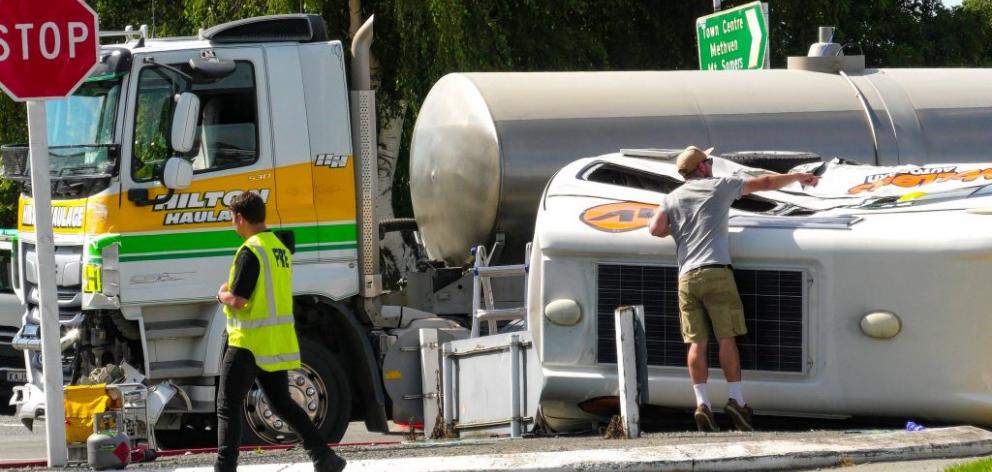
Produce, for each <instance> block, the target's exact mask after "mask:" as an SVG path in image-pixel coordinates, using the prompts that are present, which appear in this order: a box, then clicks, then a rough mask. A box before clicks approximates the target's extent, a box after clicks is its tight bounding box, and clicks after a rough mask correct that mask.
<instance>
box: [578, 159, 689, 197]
mask: <svg viewBox="0 0 992 472" xmlns="http://www.w3.org/2000/svg"><path fill="white" fill-rule="evenodd" d="M585 180H588V181H590V182H599V183H601V184H610V185H619V186H622V187H629V188H636V189H641V190H650V191H652V192H659V193H671V192H672V190H675V189H677V188H678V187H679V186H680V185H682V181H679V180H676V179H673V178H671V177H669V176H667V175H658V174H652V173H650V172H644V171H641V170H637V169H631V168H629V167H623V166H618V165H615V164H601V165H600V166H599V167H596V168H595V169H593V170H592V171H591V172H586V174H585Z"/></svg>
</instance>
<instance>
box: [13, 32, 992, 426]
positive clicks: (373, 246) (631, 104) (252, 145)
mask: <svg viewBox="0 0 992 472" xmlns="http://www.w3.org/2000/svg"><path fill="white" fill-rule="evenodd" d="M371 39H372V38H371V21H370V22H368V23H366V26H364V27H363V28H362V30H361V31H360V32H359V34H357V35H356V37H355V39H354V40H353V43H352V48H351V49H352V54H353V56H354V57H353V59H352V61H351V75H352V77H351V80H350V91H349V80H347V77H346V68H345V63H346V57H345V55H346V53H345V49H344V47H343V46H342V44H341V42H339V41H334V40H330V39H329V38H328V37H327V33H326V28H325V26H324V23H323V21H322V20H321V19H320V17H318V16H316V15H281V16H274V17H260V18H252V19H247V20H240V21H236V22H232V23H226V24H222V25H218V26H215V27H213V28H210V29H207V30H205V31H203V32H202V33H201V34H200V35H199V36H198V37H195V38H162V39H152V38H146V37H144V36H138V37H135V38H132V39H131V40H129V41H128V42H127V43H126V44H121V45H116V46H103V48H102V53H101V59H100V63H99V65H98V67H97V69H96V70H95V71H94V72H93V73H92V75H91V77H90V78H89V79H87V80H86V82H85V83H83V84H82V85H81V86H80V88H79V89H78V90H77V91H76V92H75V93H74V94H73V95H72V96H71V97H69V98H67V99H64V100H57V101H50V102H49V103H48V105H47V108H48V119H49V120H50V123H49V129H50V133H49V140H50V143H49V144H50V154H51V156H50V159H51V169H50V173H51V176H52V189H53V190H52V193H53V195H52V197H53V200H52V206H53V211H52V214H53V226H54V229H55V233H56V234H55V243H56V271H57V277H56V278H57V285H58V287H59V293H58V299H59V309H60V322H61V324H62V330H63V332H62V346H63V358H62V361H63V368H64V374H65V375H64V377H65V381H66V382H67V383H68V382H72V383H80V382H100V381H114V380H119V379H121V378H126V379H128V380H142V381H144V382H146V383H147V384H149V385H150V386H152V390H153V394H152V400H153V402H157V403H158V405H157V407H156V411H155V415H154V420H155V424H156V430H157V431H158V433H159V439H160V442H163V443H171V444H185V445H189V444H191V443H193V442H196V440H197V437H198V436H200V437H201V438H202V439H204V442H206V441H207V440H209V439H208V438H209V437H210V436H211V435H212V434H213V433H212V432H211V430H212V425H213V421H214V415H215V412H214V399H215V396H216V382H217V375H218V373H219V368H220V359H221V354H222V352H223V348H224V343H225V338H224V315H223V313H222V312H221V310H220V309H219V308H218V306H217V304H216V303H215V302H214V299H213V296H214V294H215V292H216V289H217V286H218V285H219V283H220V282H221V281H222V280H224V278H225V277H226V273H227V270H228V267H229V264H230V260H231V257H232V255H233V251H234V249H235V248H236V247H237V245H238V243H239V241H238V238H237V236H236V235H235V233H234V232H233V231H232V230H231V228H230V213H229V211H228V210H227V205H226V204H227V202H229V201H230V199H231V198H233V196H234V195H236V194H238V193H240V192H244V191H255V192H258V193H259V194H261V195H262V197H263V198H265V199H266V203H267V207H268V211H269V221H268V223H269V224H270V226H272V227H274V228H275V229H277V230H279V231H283V232H287V234H288V235H289V236H288V237H291V238H292V239H293V240H294V242H295V255H294V262H295V264H294V281H293V282H294V293H295V299H294V300H295V314H296V316H297V319H296V323H297V327H298V330H299V333H300V338H301V350H302V357H303V364H304V366H303V368H302V369H301V370H299V371H296V372H293V373H292V375H291V376H290V386H291V388H292V389H293V395H294V398H296V399H297V400H298V401H299V402H300V403H301V405H303V406H304V408H306V410H307V411H308V412H309V413H310V415H311V417H312V418H313V419H314V421H315V422H316V423H317V424H319V425H320V429H321V431H322V432H323V433H324V434H325V435H326V436H327V437H328V438H329V439H330V440H332V441H333V440H337V439H339V438H340V437H341V435H342V434H343V433H344V430H345V428H346V427H347V423H348V421H350V420H352V419H363V420H364V421H365V422H366V425H367V426H368V427H369V429H370V430H374V431H383V430H385V429H386V428H387V420H388V419H389V418H392V419H393V420H395V421H397V422H401V423H410V422H412V423H415V424H416V423H419V422H420V421H423V420H424V418H423V417H422V416H423V414H424V413H422V412H420V413H417V411H416V410H417V409H416V408H413V407H408V406H406V405H407V404H408V403H410V402H413V403H419V402H420V398H419V397H420V396H423V395H425V394H427V392H420V390H419V386H418V385H412V386H411V385H405V386H402V387H397V386H396V384H397V383H398V382H400V381H401V380H402V379H405V378H410V375H406V374H409V372H405V371H404V370H402V369H396V368H391V367H389V366H390V365H406V364H404V363H405V361H400V360H398V359H401V358H402V357H403V356H405V355H407V354H408V353H409V352H410V351H409V349H408V347H409V346H406V345H405V344H403V343H401V342H400V341H401V340H403V339H404V337H405V336H406V337H409V336H412V335H411V334H410V333H414V334H415V333H416V331H417V330H418V329H419V328H439V329H441V330H445V332H446V333H449V334H450V333H453V334H451V336H452V337H459V336H464V335H466V334H467V333H468V331H469V329H470V328H471V326H469V320H470V319H471V317H470V314H471V313H473V307H472V300H473V296H472V290H471V289H472V283H471V280H470V277H471V275H470V274H467V273H466V271H465V267H466V266H467V264H468V262H469V261H470V260H471V259H472V255H471V251H470V250H471V248H473V247H475V246H478V245H485V246H487V247H491V248H492V250H491V252H492V254H493V257H491V258H490V260H489V262H491V263H498V262H501V261H504V262H515V261H519V260H520V259H521V256H522V255H523V254H524V251H523V248H524V246H525V244H526V243H527V242H528V241H530V240H531V238H532V235H533V233H534V221H535V217H536V210H537V205H538V201H539V198H540V191H541V189H542V188H543V187H544V185H545V183H546V182H547V180H548V178H549V177H551V176H552V175H553V174H554V172H556V171H557V170H558V169H559V168H561V167H562V166H563V165H565V164H567V163H568V162H571V161H573V160H574V159H576V158H579V157H583V156H590V155H597V154H600V153H604V152H611V151H615V150H616V149H618V148H620V147H625V146H626V147H682V146H685V145H687V144H696V145H700V146H706V145H717V146H720V149H721V150H722V151H728V150H739V151H740V150H748V149H771V148H774V149H799V150H804V151H813V152H816V153H819V154H821V155H827V156H829V155H845V156H848V157H852V158H856V159H861V160H866V161H871V162H876V163H901V162H926V161H934V160H941V161H943V160H953V161H960V162H967V161H974V160H977V158H978V156H977V155H974V154H972V151H973V150H974V149H976V148H979V147H981V146H988V144H989V143H988V141H989V135H988V133H987V130H988V129H989V128H992V113H990V110H992V97H990V96H989V95H988V94H987V84H988V83H992V73H990V72H989V71H988V70H966V69H960V70H918V71H900V70H873V69H864V68H863V58H862V59H861V62H860V66H859V64H858V61H857V59H856V58H855V59H854V60H849V59H850V58H848V59H844V58H841V59H843V60H841V59H838V58H811V59H810V60H808V61H799V62H798V63H797V68H796V69H792V70H772V71H748V72H720V73H714V72H699V71H697V72H617V73H554V74H552V73H548V74H542V73H534V74H452V75H450V76H447V77H445V78H443V79H442V80H441V81H439V82H438V84H437V85H436V86H435V87H434V89H433V90H432V91H431V93H430V94H429V95H428V97H427V98H426V100H425V102H424V104H423V106H422V107H421V112H420V115H419V118H418V121H417V124H416V128H415V131H414V137H413V142H412V144H411V155H410V162H411V163H410V166H411V172H410V176H411V179H410V186H411V194H412V198H413V205H414V210H415V213H416V222H417V225H418V227H419V234H420V235H421V236H422V240H423V243H424V247H425V249H426V253H427V255H428V258H427V260H425V261H423V263H422V264H421V268H422V270H418V271H416V272H412V273H410V274H407V276H406V284H405V289H404V290H403V291H401V292H396V293H384V291H383V289H382V286H383V284H382V280H381V275H380V270H379V254H378V251H379V248H378V239H379V234H380V231H381V227H380V224H379V223H380V222H377V221H375V218H374V207H375V199H376V198H377V191H376V188H375V181H376V179H377V178H378V175H377V170H376V164H377V163H376V137H375V132H376V124H375V119H374V117H375V97H374V93H373V91H372V90H371V89H370V80H369V69H368V48H369V44H370V42H371ZM817 59H825V61H818V60H817ZM859 67H860V68H859ZM2 157H3V163H4V173H5V176H6V177H7V178H13V179H20V180H24V181H25V183H24V192H23V194H22V196H21V200H20V206H19V216H20V217H19V221H18V237H17V239H16V242H15V244H14V251H13V254H14V257H13V259H14V262H13V263H14V267H15V277H14V280H13V285H14V288H15V291H16V292H17V294H18V296H19V297H20V298H21V300H22V301H23V302H24V303H25V304H26V305H27V307H28V308H27V312H26V314H25V317H24V320H25V321H24V325H23V326H22V327H21V329H20V330H19V332H18V333H17V335H16V336H15V337H14V340H13V344H14V346H15V347H18V348H20V349H22V350H25V351H26V352H27V355H26V358H27V367H28V383H27V384H25V385H23V386H21V387H18V388H16V389H15V392H14V398H13V399H12V402H13V404H15V405H16V406H17V414H18V416H19V417H20V418H21V419H22V420H23V421H24V422H25V423H26V424H30V423H31V422H32V421H33V420H34V419H36V418H37V417H38V416H39V415H41V414H43V412H44V395H43V390H42V389H43V388H44V387H45V386H44V385H43V382H42V377H41V375H40V366H41V363H40V351H39V348H40V339H39V333H38V326H39V319H38V311H37V304H38V295H37V285H36V284H37V258H36V256H35V251H34V244H35V236H34V233H33V221H32V214H33V213H32V211H30V207H31V202H32V199H31V188H30V185H29V183H28V182H27V180H26V179H27V176H28V175H29V172H30V170H29V169H28V168H27V165H26V163H27V147H26V146H23V145H22V146H17V145H11V146H5V147H4V148H3V153H2ZM769 159H770V160H773V161H774V160H776V159H774V158H769V157H767V156H764V157H760V158H758V160H759V161H761V162H758V163H759V164H765V165H767V164H769V162H765V161H768V160H769ZM789 159H790V160H787V163H789V164H794V163H796V161H795V160H793V159H792V158H791V157H790V158H789ZM738 160H741V161H746V162H752V163H754V162H755V157H754V156H753V155H749V154H746V153H744V154H741V155H739V156H738ZM771 164H774V165H779V166H782V165H784V164H785V163H783V162H778V163H774V162H773V163H771ZM189 175H192V177H191V178H189V177H188V176H189ZM184 176H185V177H184ZM383 226H389V225H383ZM543 274H544V277H546V278H547V277H560V278H562V280H571V279H573V278H574V277H573V274H571V273H556V272H554V271H544V272H543ZM533 283H535V282H534V279H533V278H532V279H531V284H533ZM495 289H496V290H495V293H496V295H495V296H494V297H493V298H494V300H493V301H494V304H495V305H496V306H507V305H513V304H516V305H520V304H522V303H523V301H524V300H523V298H522V297H521V294H522V293H523V292H524V291H523V285H522V284H519V283H516V284H515V283H512V282H507V283H504V284H495ZM529 292H530V294H531V298H530V300H528V301H529V302H530V305H531V306H532V307H535V306H542V305H541V304H540V303H541V299H540V298H539V297H543V296H544V295H542V292H541V291H539V290H530V291H529ZM535 297H538V298H535ZM540 313H541V312H540V311H536V312H535V311H532V312H531V313H530V314H529V318H530V320H529V321H530V324H529V327H530V330H531V331H532V332H534V333H537V332H539V331H540V330H541V329H542V326H543V325H544V324H546V323H547V321H545V320H544V319H543V318H542V317H541V315H540ZM537 341H538V339H537V338H535V342H537ZM575 342H576V339H575V338H568V339H549V338H547V337H544V338H542V340H541V344H540V345H539V346H538V347H539V348H540V349H542V350H544V351H543V352H546V350H547V349H548V346H554V345H559V344H561V343H566V344H567V343H575ZM578 348H579V349H580V350H581V351H582V352H584V353H585V354H584V355H586V356H588V355H594V354H590V353H595V352H596V349H597V346H596V345H595V344H588V343H586V344H583V345H581V346H579V347H578ZM539 352H542V351H539ZM542 355H543V354H542ZM601 361H602V362H607V363H608V360H601ZM121 366H123V368H122V367H121ZM551 367H553V366H546V368H551ZM549 392H551V391H550V390H549V391H545V392H544V393H545V395H544V396H543V397H542V400H541V401H542V403H544V402H548V403H549V404H550V403H553V402H559V401H566V400H567V401H572V399H570V398H569V399H565V398H564V397H562V398H561V399H556V398H553V394H552V393H549ZM548 395H552V396H548ZM243 411H244V416H245V421H246V424H247V425H248V427H247V428H246V436H248V437H247V438H246V439H247V440H249V441H251V442H256V443H257V442H268V443H282V442H292V441H295V440H296V438H295V436H294V435H293V434H292V433H291V432H290V431H289V430H288V429H287V427H286V425H285V424H284V423H283V422H282V421H281V420H279V418H278V417H277V416H275V415H272V413H271V412H270V411H269V410H268V408H267V407H266V403H265V399H264V396H263V395H261V393H260V392H259V391H257V390H255V391H253V392H252V393H251V394H250V395H249V398H248V400H247V402H246V404H245V408H244V409H243ZM411 412H413V413H411ZM417 414H420V415H421V417H419V418H418V417H417ZM201 433H202V434H201ZM170 435H171V438H170ZM169 439H173V440H172V441H169Z"/></svg>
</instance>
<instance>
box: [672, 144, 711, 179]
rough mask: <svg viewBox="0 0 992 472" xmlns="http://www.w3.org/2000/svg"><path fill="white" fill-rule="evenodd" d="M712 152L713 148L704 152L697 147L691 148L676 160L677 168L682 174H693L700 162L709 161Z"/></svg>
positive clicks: (686, 149)
mask: <svg viewBox="0 0 992 472" xmlns="http://www.w3.org/2000/svg"><path fill="white" fill-rule="evenodd" d="M711 152H713V148H709V149H707V150H705V151H704V150H702V149H699V148H698V147H696V146H689V147H687V148H685V151H682V153H680V154H679V157H677V158H675V166H676V167H677V168H678V169H679V173H680V174H682V175H687V174H691V173H692V171H694V170H696V166H698V165H699V163H700V162H703V161H705V160H706V159H709V157H710V153H711Z"/></svg>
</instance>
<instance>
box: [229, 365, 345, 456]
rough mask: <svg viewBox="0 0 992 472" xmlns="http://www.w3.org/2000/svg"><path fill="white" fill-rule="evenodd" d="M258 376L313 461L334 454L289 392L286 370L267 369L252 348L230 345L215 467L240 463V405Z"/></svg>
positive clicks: (273, 406) (274, 405) (271, 399)
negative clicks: (262, 365)
mask: <svg viewBox="0 0 992 472" xmlns="http://www.w3.org/2000/svg"><path fill="white" fill-rule="evenodd" d="M255 379H258V383H259V385H261V387H262V391H263V392H265V397H266V398H268V400H269V406H270V407H272V411H273V413H275V414H276V415H278V416H279V418H282V420H283V421H285V422H286V424H288V425H289V427H290V428H292V429H293V431H294V432H295V433H296V434H297V435H299V436H300V437H301V438H302V439H303V448H304V449H306V451H307V453H308V454H309V455H310V459H311V460H313V461H314V462H316V461H318V460H321V459H324V458H325V457H327V456H329V455H330V454H331V449H330V448H329V447H328V446H327V442H326V441H324V438H322V437H321V436H320V432H318V431H317V427H316V426H314V424H313V422H312V421H310V417H309V416H307V414H306V412H304V411H303V409H302V408H300V406H299V405H297V404H296V402H294V401H293V399H292V398H290V396H289V380H288V376H287V374H286V371H285V370H281V371H277V372H266V371H264V370H262V369H260V368H258V366H256V365H255V356H254V355H252V353H251V351H249V350H247V349H242V348H238V347H228V348H227V351H226V352H225V353H224V365H223V366H222V367H221V371H220V391H219V392H218V394H217V464H216V465H215V467H214V468H215V470H218V471H234V470H237V467H238V447H239V446H240V445H241V430H242V428H243V427H244V425H242V424H241V408H242V405H243V404H244V401H245V397H246V396H247V395H248V391H249V390H250V389H251V386H252V383H254V382H255Z"/></svg>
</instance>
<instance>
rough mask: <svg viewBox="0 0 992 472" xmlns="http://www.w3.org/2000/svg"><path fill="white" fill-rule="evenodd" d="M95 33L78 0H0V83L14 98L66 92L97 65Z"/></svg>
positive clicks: (94, 25)
mask: <svg viewBox="0 0 992 472" xmlns="http://www.w3.org/2000/svg"><path fill="white" fill-rule="evenodd" d="M99 36H100V35H99V33H98V31H97V16H96V12H94V11H93V10H92V9H91V8H90V7H89V6H88V5H86V3H84V2H83V1H82V0H46V1H43V2H42V1H38V0H0V87H3V89H4V91H6V92H7V94H8V95H10V97H11V98H13V99H14V100H18V101H20V100H33V99H45V98H62V97H65V96H66V95H69V94H70V93H72V91H73V90H75V89H76V87H77V86H78V85H79V84H80V83H82V81H83V80H84V79H85V78H86V75H87V74H89V72H90V69H92V68H93V66H94V65H96V61H97V58H98V57H99V52H100V51H99V50H100V41H99Z"/></svg>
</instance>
